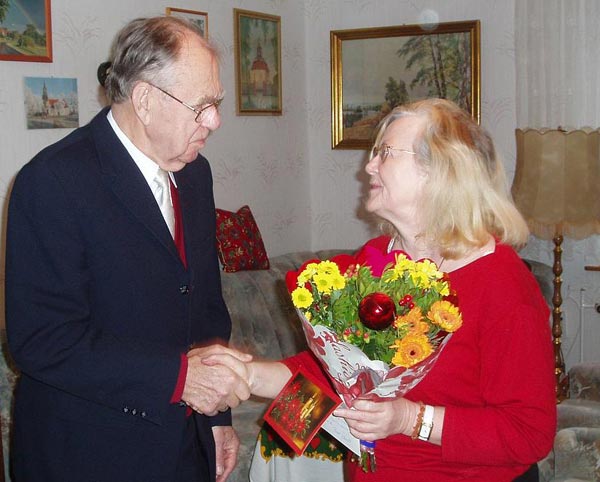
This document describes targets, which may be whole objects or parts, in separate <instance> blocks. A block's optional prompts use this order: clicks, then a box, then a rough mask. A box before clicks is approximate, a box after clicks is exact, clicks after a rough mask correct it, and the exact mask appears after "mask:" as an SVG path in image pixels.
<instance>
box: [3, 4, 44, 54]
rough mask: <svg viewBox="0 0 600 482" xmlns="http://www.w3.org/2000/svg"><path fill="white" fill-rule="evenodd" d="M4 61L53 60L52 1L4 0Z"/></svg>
mask: <svg viewBox="0 0 600 482" xmlns="http://www.w3.org/2000/svg"><path fill="white" fill-rule="evenodd" d="M0 60H11V61H15V60H17V61H21V62H52V28H51V20H50V0H0Z"/></svg>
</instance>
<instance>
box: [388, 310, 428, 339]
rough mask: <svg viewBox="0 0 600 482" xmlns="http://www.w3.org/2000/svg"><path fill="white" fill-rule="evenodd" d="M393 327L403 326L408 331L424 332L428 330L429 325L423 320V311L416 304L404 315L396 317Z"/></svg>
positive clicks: (414, 332)
mask: <svg viewBox="0 0 600 482" xmlns="http://www.w3.org/2000/svg"><path fill="white" fill-rule="evenodd" d="M394 327H395V328H397V329H400V330H401V329H403V328H404V329H406V330H407V332H408V333H413V334H425V333H427V332H428V331H429V325H428V324H427V322H426V321H425V320H423V313H422V312H421V308H419V307H418V306H415V307H414V308H413V309H412V310H410V311H409V312H408V313H407V314H406V315H403V316H399V317H397V318H396V320H395V321H394Z"/></svg>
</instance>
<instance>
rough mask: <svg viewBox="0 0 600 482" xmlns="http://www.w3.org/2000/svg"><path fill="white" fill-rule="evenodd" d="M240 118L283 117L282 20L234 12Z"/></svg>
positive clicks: (272, 16)
mask: <svg viewBox="0 0 600 482" xmlns="http://www.w3.org/2000/svg"><path fill="white" fill-rule="evenodd" d="M233 12H234V34H235V76H236V100H237V104H236V108H237V114H238V115H281V111H282V107H281V17H278V16H276V15H267V14H266V13H257V12H249V11H248V10H240V9H237V8H234V9H233Z"/></svg>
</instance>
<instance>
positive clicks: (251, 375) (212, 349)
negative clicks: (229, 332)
mask: <svg viewBox="0 0 600 482" xmlns="http://www.w3.org/2000/svg"><path fill="white" fill-rule="evenodd" d="M187 357H188V370H187V376H186V380H185V385H184V389H183V394H182V396H181V400H182V401H183V402H185V403H186V405H187V406H189V407H190V408H192V409H193V410H195V411H196V412H198V413H202V414H204V415H209V416H212V415H215V414H216V413H218V412H222V411H224V410H227V409H228V408H235V407H237V406H238V405H239V404H240V402H242V401H244V400H247V399H248V398H249V397H250V395H259V396H261V397H267V398H273V397H275V396H276V395H277V393H279V391H280V390H281V389H282V388H283V386H284V385H285V383H286V382H287V380H288V379H289V378H290V376H291V372H290V370H289V369H288V368H287V367H286V366H285V365H284V364H283V363H281V362H276V361H266V362H257V361H254V360H253V358H252V355H249V354H247V353H243V352H241V351H239V350H236V349H233V348H227V347H224V346H221V345H211V346H207V347H200V348H193V349H192V350H190V351H189V352H188V354H187Z"/></svg>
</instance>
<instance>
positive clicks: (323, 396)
mask: <svg viewBox="0 0 600 482" xmlns="http://www.w3.org/2000/svg"><path fill="white" fill-rule="evenodd" d="M340 403H341V400H340V398H339V397H338V396H337V395H336V394H335V392H334V391H333V390H332V389H331V388H330V387H329V386H327V385H325V384H322V383H319V382H318V381H317V380H316V379H315V378H314V377H311V376H310V375H309V374H308V373H306V372H305V371H304V370H302V369H299V370H298V371H297V372H296V373H295V374H294V375H293V376H292V378H290V380H289V381H288V383H287V384H286V385H285V387H283V390H281V392H280V393H279V395H277V398H275V400H274V401H273V403H272V404H271V406H270V407H269V408H268V409H267V412H266V413H265V416H264V419H265V421H266V422H267V423H268V424H269V425H271V427H273V429H274V430H275V431H276V432H277V433H278V434H279V435H280V436H281V438H283V440H285V441H286V443H287V444H288V445H289V446H290V448H292V450H293V451H294V452H295V453H296V454H298V455H302V454H303V453H304V450H306V447H307V446H308V444H309V443H310V441H311V440H312V439H313V437H314V436H315V435H316V433H317V432H318V431H319V428H321V426H322V425H323V423H325V420H326V419H327V418H328V417H329V415H331V412H333V411H334V410H335V408H336V407H337V406H338V405H339V404H340Z"/></svg>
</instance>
